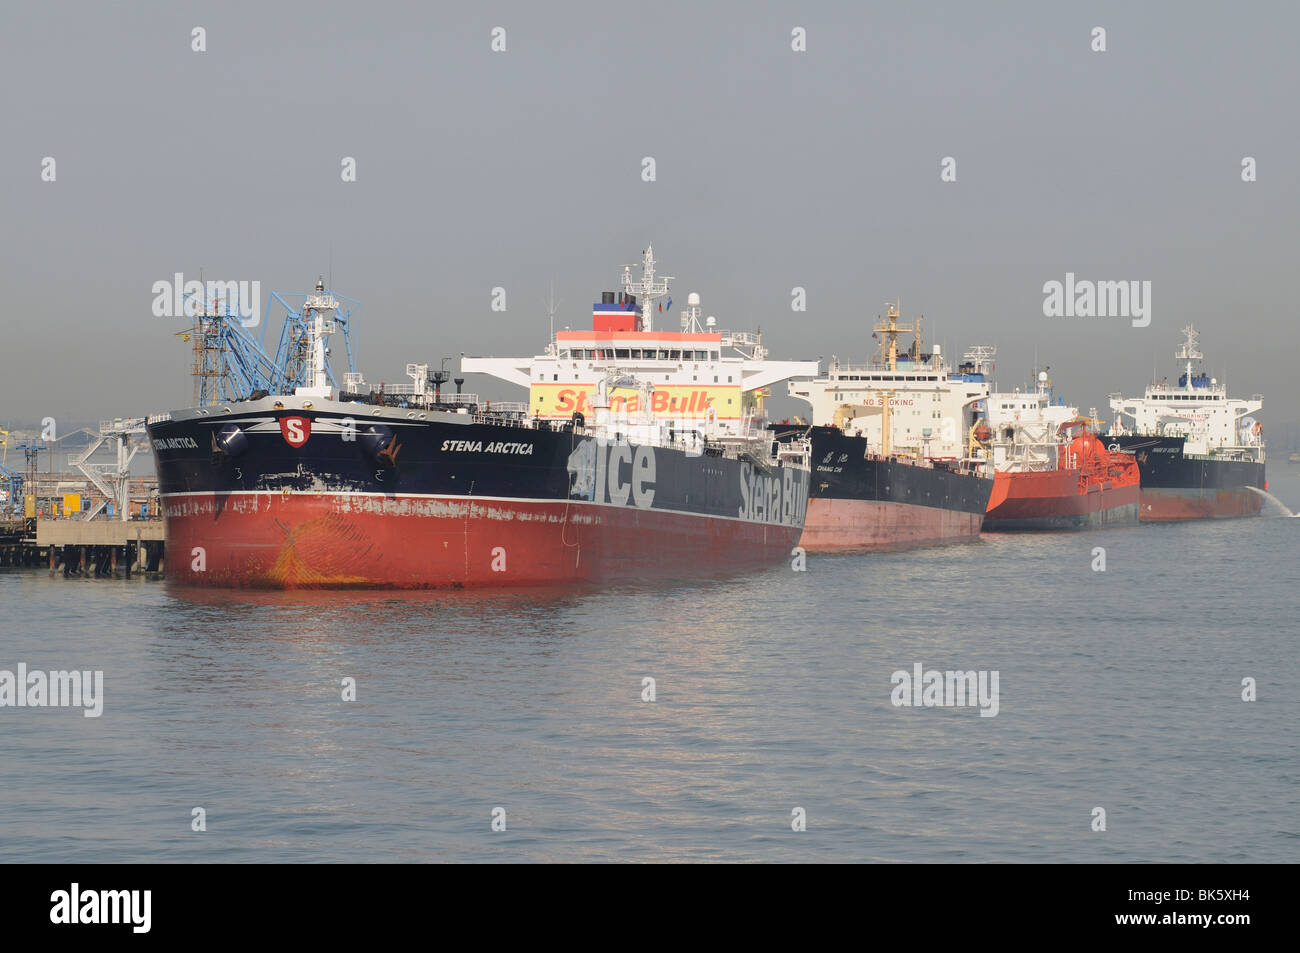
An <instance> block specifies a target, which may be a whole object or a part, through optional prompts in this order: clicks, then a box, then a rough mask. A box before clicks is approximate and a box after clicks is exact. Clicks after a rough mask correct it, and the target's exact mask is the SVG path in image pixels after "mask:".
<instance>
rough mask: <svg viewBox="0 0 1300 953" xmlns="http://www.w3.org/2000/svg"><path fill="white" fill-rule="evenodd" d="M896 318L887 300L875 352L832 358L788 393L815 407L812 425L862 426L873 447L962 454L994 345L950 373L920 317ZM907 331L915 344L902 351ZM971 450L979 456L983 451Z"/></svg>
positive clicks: (853, 429) (984, 391) (850, 429)
mask: <svg viewBox="0 0 1300 953" xmlns="http://www.w3.org/2000/svg"><path fill="white" fill-rule="evenodd" d="M898 318H899V309H898V307H897V305H890V307H889V311H888V314H887V315H886V317H885V319H883V320H882V321H879V322H878V323H877V325H876V328H875V334H874V335H873V336H877V337H879V339H880V355H879V356H878V357H877V358H876V359H874V360H872V361H870V362H868V363H866V364H850V363H842V362H841V361H840V360H839V359H838V358H835V357H832V359H831V362H830V365H829V367H828V369H827V373H826V376H824V377H818V378H817V379H815V380H801V381H791V382H790V383H789V384H788V385H787V389H788V393H789V395H790V396H791V397H797V398H799V399H800V400H804V401H807V402H808V403H809V404H810V405H811V406H812V422H813V424H814V425H817V426H826V425H829V426H835V427H839V428H841V429H843V430H844V431H845V432H847V433H850V434H858V433H860V434H862V435H863V436H865V437H866V438H867V445H868V447H869V449H870V451H871V452H873V453H881V454H885V455H889V454H900V453H904V454H913V455H918V456H920V457H924V458H929V459H947V460H956V459H963V458H967V457H968V450H969V446H970V436H969V434H970V431H971V428H972V426H973V424H974V422H975V419H976V410H975V405H976V404H977V403H978V402H979V401H981V400H983V399H984V398H985V397H987V396H988V393H989V384H988V380H987V373H988V371H989V370H990V369H991V358H992V354H993V351H994V349H993V348H989V347H982V348H979V349H973V350H972V352H970V353H969V354H968V358H969V360H968V361H967V362H965V363H963V364H962V365H961V366H960V367H959V368H958V372H957V373H956V374H953V373H951V371H950V368H949V366H948V364H947V363H945V362H944V360H943V356H942V354H941V352H940V349H939V346H938V345H935V346H934V347H933V348H932V349H931V351H930V352H929V353H925V352H924V351H923V349H922V346H921V331H920V320H918V321H917V324H916V326H915V327H914V328H913V327H907V326H903V325H900V324H899V323H898ZM909 331H910V332H914V334H915V337H914V339H913V343H912V347H911V348H910V349H909V350H907V351H904V352H900V351H899V348H898V340H897V338H898V335H899V333H903V332H909ZM976 456H979V457H982V456H983V451H976Z"/></svg>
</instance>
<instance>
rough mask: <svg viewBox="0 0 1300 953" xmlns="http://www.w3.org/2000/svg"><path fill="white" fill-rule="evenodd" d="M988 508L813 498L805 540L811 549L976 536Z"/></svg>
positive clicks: (899, 545)
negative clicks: (971, 510)
mask: <svg viewBox="0 0 1300 953" xmlns="http://www.w3.org/2000/svg"><path fill="white" fill-rule="evenodd" d="M983 522H984V515H983V514H982V513H965V512H961V511H959V510H944V509H939V508H938V507H934V506H915V505H913V504H911V503H885V502H880V501H878V500H825V499H816V500H809V501H808V515H807V519H806V520H805V522H804V527H803V536H802V537H800V539H799V545H800V546H802V547H803V548H804V549H806V550H807V551H808V552H810V553H847V552H862V551H864V550H872V549H899V548H903V547H908V546H929V545H935V544H937V543H951V542H957V541H959V540H964V539H973V538H975V537H976V536H978V535H979V532H980V525H981V524H982V523H983Z"/></svg>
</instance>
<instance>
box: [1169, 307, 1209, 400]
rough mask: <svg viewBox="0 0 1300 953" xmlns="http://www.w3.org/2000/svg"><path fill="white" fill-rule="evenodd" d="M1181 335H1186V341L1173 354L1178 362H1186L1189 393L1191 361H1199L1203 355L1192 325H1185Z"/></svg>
mask: <svg viewBox="0 0 1300 953" xmlns="http://www.w3.org/2000/svg"><path fill="white" fill-rule="evenodd" d="M1183 333H1184V334H1185V335H1187V340H1186V341H1184V342H1183V343H1182V344H1180V345H1179V346H1178V350H1177V351H1175V352H1174V357H1175V358H1177V359H1178V360H1180V361H1186V362H1187V388H1186V389H1187V390H1189V391H1191V390H1193V389H1194V388H1193V387H1192V361H1199V360H1201V359H1202V357H1203V356H1204V355H1202V354H1201V349H1200V347H1199V339H1200V335H1199V334H1197V333H1196V328H1195V327H1194V326H1193V325H1190V324H1189V325H1187V327H1185V328H1183Z"/></svg>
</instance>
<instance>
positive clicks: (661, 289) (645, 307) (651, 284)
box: [623, 245, 673, 331]
mask: <svg viewBox="0 0 1300 953" xmlns="http://www.w3.org/2000/svg"><path fill="white" fill-rule="evenodd" d="M672 277H673V276H672V275H661V276H660V277H659V278H656V277H655V249H654V245H647V246H646V250H645V252H644V253H643V254H642V257H641V281H640V283H639V284H638V283H636V282H634V281H633V280H632V266H631V265H624V266H623V290H624V292H626V293H627V294H635V295H636V296H637V300H638V301H639V302H640V303H641V330H642V331H653V330H654V318H653V317H652V315H653V314H654V309H653V308H652V307H651V305H652V304H654V299H655V298H662V297H663V296H664V295H666V294H668V282H669V281H671V280H672Z"/></svg>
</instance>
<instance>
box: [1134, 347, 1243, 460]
mask: <svg viewBox="0 0 1300 953" xmlns="http://www.w3.org/2000/svg"><path fill="white" fill-rule="evenodd" d="M1183 334H1184V335H1185V340H1184V341H1183V343H1182V344H1181V345H1180V346H1179V348H1178V350H1177V351H1176V352H1175V355H1174V356H1175V357H1176V358H1177V359H1178V360H1179V361H1180V362H1182V364H1183V373H1182V374H1181V375H1180V376H1179V378H1178V383H1177V384H1176V385H1174V384H1170V383H1169V381H1168V379H1167V378H1165V379H1162V380H1160V381H1153V382H1152V383H1151V384H1150V385H1149V386H1148V387H1147V389H1146V394H1145V396H1143V397H1140V398H1136V397H1132V398H1131V397H1124V396H1122V395H1121V394H1111V395H1110V407H1111V410H1113V411H1114V412H1115V423H1114V425H1113V426H1112V427H1111V431H1110V432H1111V434H1114V435H1119V436H1123V435H1126V434H1138V435H1141V436H1149V437H1183V438H1185V443H1184V445H1183V453H1184V454H1185V455H1199V456H1205V455H1210V454H1213V455H1214V456H1216V457H1239V458H1241V459H1247V460H1255V461H1258V462H1260V463H1262V462H1263V461H1264V436H1263V427H1262V426H1261V425H1260V423H1259V422H1258V421H1257V420H1256V419H1255V418H1254V417H1252V416H1251V414H1254V413H1255V412H1256V411H1259V410H1261V409H1262V408H1263V406H1264V398H1263V397H1262V396H1261V395H1259V394H1255V395H1254V396H1252V397H1251V398H1250V399H1249V400H1243V399H1240V398H1230V397H1228V393H1227V388H1226V387H1225V386H1224V385H1223V384H1221V383H1219V381H1218V379H1217V378H1214V377H1210V376H1209V375H1208V374H1207V373H1206V372H1205V371H1204V369H1203V368H1202V366H1201V364H1202V361H1203V355H1202V354H1201V351H1200V347H1199V335H1198V334H1197V332H1196V328H1194V327H1193V326H1191V325H1188V326H1187V327H1185V328H1183Z"/></svg>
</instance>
